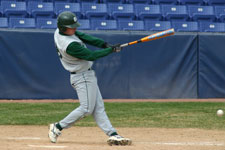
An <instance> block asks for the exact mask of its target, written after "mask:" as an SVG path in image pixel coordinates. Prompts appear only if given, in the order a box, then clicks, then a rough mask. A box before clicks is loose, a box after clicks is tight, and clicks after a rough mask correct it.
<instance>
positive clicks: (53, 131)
mask: <svg viewBox="0 0 225 150" xmlns="http://www.w3.org/2000/svg"><path fill="white" fill-rule="evenodd" d="M59 135H61V131H60V130H59V129H58V128H56V123H53V124H50V125H49V131H48V137H49V139H50V140H51V142H52V143H56V141H57V138H58V136H59Z"/></svg>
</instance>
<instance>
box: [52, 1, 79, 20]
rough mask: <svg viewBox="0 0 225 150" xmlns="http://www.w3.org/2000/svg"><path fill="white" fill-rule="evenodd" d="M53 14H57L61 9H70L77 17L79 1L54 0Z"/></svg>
mask: <svg viewBox="0 0 225 150" xmlns="http://www.w3.org/2000/svg"><path fill="white" fill-rule="evenodd" d="M54 10H55V14H56V15H57V16H58V15H59V14H60V13H61V12H63V11H71V12H73V13H75V14H76V16H77V18H81V8H80V3H61V2H55V9H54Z"/></svg>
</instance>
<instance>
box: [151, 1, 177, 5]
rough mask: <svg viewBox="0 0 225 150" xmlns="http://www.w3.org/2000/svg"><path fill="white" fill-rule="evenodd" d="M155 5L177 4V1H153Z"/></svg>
mask: <svg viewBox="0 0 225 150" xmlns="http://www.w3.org/2000/svg"><path fill="white" fill-rule="evenodd" d="M152 3H153V4H173V5H176V4H177V0H152Z"/></svg>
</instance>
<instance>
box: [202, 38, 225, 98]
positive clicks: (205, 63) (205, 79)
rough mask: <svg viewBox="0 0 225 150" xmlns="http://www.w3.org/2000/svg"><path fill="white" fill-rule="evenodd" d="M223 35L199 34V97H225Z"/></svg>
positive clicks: (224, 39)
mask: <svg viewBox="0 0 225 150" xmlns="http://www.w3.org/2000/svg"><path fill="white" fill-rule="evenodd" d="M224 42H225V35H224V34H201V35H199V98H224V97H225V49H224Z"/></svg>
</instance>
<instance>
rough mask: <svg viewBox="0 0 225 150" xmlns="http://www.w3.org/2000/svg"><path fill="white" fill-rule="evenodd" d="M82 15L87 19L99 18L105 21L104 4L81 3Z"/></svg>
mask: <svg viewBox="0 0 225 150" xmlns="http://www.w3.org/2000/svg"><path fill="white" fill-rule="evenodd" d="M81 9H82V14H83V16H85V17H86V18H88V19H93V18H100V19H107V18H108V11H107V5H106V4H95V3H82V4H81Z"/></svg>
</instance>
